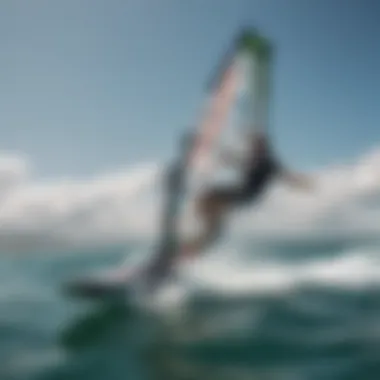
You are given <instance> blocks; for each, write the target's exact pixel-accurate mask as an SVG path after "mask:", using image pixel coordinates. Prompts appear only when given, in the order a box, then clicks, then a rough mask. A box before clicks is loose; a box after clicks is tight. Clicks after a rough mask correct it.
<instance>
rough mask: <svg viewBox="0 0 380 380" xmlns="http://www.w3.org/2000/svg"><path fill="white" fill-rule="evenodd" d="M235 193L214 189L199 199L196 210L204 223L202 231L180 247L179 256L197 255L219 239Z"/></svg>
mask: <svg viewBox="0 0 380 380" xmlns="http://www.w3.org/2000/svg"><path fill="white" fill-rule="evenodd" d="M235 193H236V191H235V189H214V190H211V191H209V192H207V193H206V194H205V195H204V196H202V197H201V198H200V199H199V201H198V202H197V205H196V209H197V213H198V215H199V217H200V219H201V220H202V221H203V223H204V230H203V232H202V233H201V234H200V235H199V236H197V237H196V238H195V239H192V240H190V241H188V242H185V243H184V244H183V245H182V248H181V256H182V255H184V256H192V255H195V254H198V253H199V252H200V251H202V250H203V249H205V248H206V247H207V246H209V245H211V244H212V243H213V242H214V241H215V240H217V239H218V238H219V236H220V233H221V231H222V225H223V221H224V217H225V214H226V213H227V211H228V210H229V208H230V207H231V206H233V202H234V200H235V198H236V194H235Z"/></svg>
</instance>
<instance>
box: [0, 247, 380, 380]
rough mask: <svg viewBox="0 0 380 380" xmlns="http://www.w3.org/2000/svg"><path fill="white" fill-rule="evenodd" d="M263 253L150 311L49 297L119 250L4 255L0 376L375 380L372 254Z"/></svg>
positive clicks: (377, 333) (379, 345) (378, 357)
mask: <svg viewBox="0 0 380 380" xmlns="http://www.w3.org/2000/svg"><path fill="white" fill-rule="evenodd" d="M311 248H313V249H311ZM270 249H271V250H272V255H270V254H268V252H266V254H265V258H264V255H263V256H262V257H260V255H256V257H255V259H254V260H253V261H252V262H250V264H249V265H252V269H249V268H248V266H249V265H248V264H245V265H243V266H242V267H245V269H246V271H244V270H243V269H237V268H235V267H234V266H233V265H231V264H230V263H228V262H227V263H226V264H225V267H226V269H225V272H220V271H221V270H222V269H221V266H222V264H220V263H219V264H218V265H216V264H215V261H214V262H210V263H208V264H205V265H204V266H202V267H199V268H198V269H194V270H193V272H191V273H192V275H193V276H194V275H195V276H197V275H199V278H197V277H195V278H196V280H193V281H192V282H191V281H190V280H187V281H184V280H183V282H182V284H181V289H182V290H183V289H186V288H188V289H191V290H188V293H186V294H187V297H186V298H181V301H180V302H177V303H175V302H174V303H173V302H172V303H167V305H166V304H165V302H167V301H165V302H161V303H162V305H163V306H164V307H161V308H157V309H150V310H151V311H149V312H148V311H147V310H146V309H138V308H127V307H123V306H121V305H104V304H103V305H94V304H90V303H88V304H87V303H84V302H79V301H74V300H70V299H68V298H65V296H64V295H63V294H62V293H61V292H60V291H59V290H60V284H62V282H64V281H65V280H66V279H67V278H68V277H70V276H73V275H76V274H78V273H82V272H85V271H88V270H90V269H94V268H102V267H104V266H107V265H112V264H116V263H118V262H119V261H120V260H122V259H123V258H124V256H125V255H126V254H128V249H125V248H122V249H121V248H115V249H108V250H103V251H101V250H99V251H97V252H80V251H78V252H66V253H62V254H59V255H57V254H54V255H53V254H35V253H34V254H30V255H22V256H21V255H19V256H11V255H3V256H1V258H0V263H1V265H0V267H1V269H0V283H1V292H0V310H1V312H0V363H1V366H0V378H1V379H2V380H3V379H4V380H8V379H9V380H11V379H12V380H23V379H27V380H53V379H54V380H55V379H57V380H58V379H65V380H66V379H85V378H88V379H93V380H96V379H99V380H100V379H107V380H118V379H120V380H121V379H136V380H137V379H210V380H211V379H265V380H268V379H271V380H285V379H286V380H288V379H291V380H294V379H301V380H303V379H307V380H314V379H316V380H317V379H318V380H320V379H323V380H329V379H334V380H338V379H344V380H351V379H352V380H371V379H374V380H377V379H378V378H379V373H380V329H379V322H378V321H379V317H380V301H379V299H380V298H379V295H380V289H379V287H378V285H377V280H376V279H377V278H378V276H377V275H378V271H377V268H380V266H377V259H376V252H377V247H376V246H372V247H371V248H368V247H366V248H364V246H359V247H356V248H355V249H348V248H347V247H345V246H344V245H343V246H342V244H340V243H334V244H323V243H321V244H319V245H318V244H316V243H314V244H313V247H310V249H308V248H307V244H306V243H305V244H304V245H303V246H298V247H295V246H287V247H285V246H284V247H282V248H281V249H280V248H279V247H277V248H275V247H270ZM251 250H252V252H253V251H254V248H253V247H252V249H251ZM276 250H277V252H276ZM247 251H249V248H247ZM285 252H287V253H288V256H284V253H285ZM223 257H225V256H223ZM286 257H288V259H286ZM245 260H247V259H245ZM265 260H268V261H265ZM287 261H288V262H287ZM254 268H256V269H255V270H254ZM216 272H218V273H216ZM223 273H224V274H223ZM228 273H231V275H228ZM208 276H209V277H208ZM232 277H233V278H234V281H232ZM200 278H206V279H207V278H208V280H207V281H208V282H207V281H203V283H202V280H201V279H200ZM215 278H217V280H215ZM179 281H180V280H179ZM213 281H214V282H213ZM215 281H216V282H215ZM217 281H219V282H217ZM201 283H202V285H199V286H198V287H197V285H196V284H201ZM190 284H192V285H190ZM218 284H219V285H218ZM220 284H224V285H223V287H222V286H221V285H220ZM222 288H223V289H222ZM194 289H198V290H194ZM226 289H227V290H231V289H233V291H229V292H226ZM165 305H166V306H165Z"/></svg>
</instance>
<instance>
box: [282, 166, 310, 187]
mask: <svg viewBox="0 0 380 380" xmlns="http://www.w3.org/2000/svg"><path fill="white" fill-rule="evenodd" d="M281 178H282V179H283V180H284V181H285V182H286V183H287V184H288V185H290V186H291V187H294V188H297V189H300V190H312V189H314V188H315V183H314V181H313V180H312V179H311V178H310V177H309V176H306V175H304V174H299V173H293V172H290V171H288V170H286V169H282V170H281Z"/></svg>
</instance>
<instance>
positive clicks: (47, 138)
mask: <svg viewBox="0 0 380 380" xmlns="http://www.w3.org/2000/svg"><path fill="white" fill-rule="evenodd" d="M379 12H380V5H379V3H378V2H376V1H375V0H372V1H371V0H362V1H359V0H356V1H354V0H345V1H341V0H307V1H306V0H286V1H285V0H218V1H217V0H188V1H186V0H155V1H153V0H149V1H148V0H123V1H122V0H107V1H106V0H103V1H99V0H66V1H60V2H58V1H48V0H44V1H43V0H35V1H33V2H24V1H8V2H2V3H1V5H0V47H1V48H0V60H1V67H0V83H1V92H0V150H5V151H16V152H18V151H20V152H23V153H26V154H27V155H29V156H30V157H31V159H32V160H33V162H34V164H35V166H36V170H37V174H38V175H41V176H53V175H84V174H90V173H95V172H98V171H103V170H112V169H115V168H119V167H122V166H124V165H125V164H129V163H134V162H140V161H147V160H153V159H157V158H163V157H168V155H169V154H170V153H172V152H173V149H174V146H173V142H174V141H175V140H174V139H175V138H176V136H178V134H179V132H180V131H181V130H183V129H184V128H185V127H186V126H188V125H191V124H192V123H193V122H194V121H195V120H196V115H197V112H198V110H199V107H200V106H201V103H202V101H203V100H204V91H203V90H204V83H205V81H206V80H207V78H208V75H209V74H210V71H211V70H212V68H213V67H214V66H215V64H216V63H217V60H218V59H219V57H220V55H221V54H222V53H223V52H224V51H225V48H226V47H227V46H228V43H229V41H230V38H231V37H232V36H233V35H234V34H235V33H236V32H237V30H238V29H239V27H241V26H243V25H247V24H249V25H252V26H255V27H257V28H258V29H259V30H260V31H261V32H262V33H263V34H265V35H267V36H268V37H269V38H271V39H272V40H273V42H274V44H275V46H276V50H277V52H276V62H275V67H274V96H273V103H272V104H273V115H272V124H271V128H272V129H273V133H274V135H275V137H276V144H277V146H278V149H279V151H280V153H281V156H282V157H283V159H284V160H285V161H286V162H287V163H289V165H291V166H295V167H297V168H309V167H315V166H320V165H326V164H328V163H329V162H331V161H340V160H342V159H346V158H350V157H354V156H356V155H358V154H360V153H362V152H364V151H366V150H367V149H368V148H370V147H373V146H376V144H377V143H378V142H379V141H380V107H379V106H378V104H379V99H380V75H379V68H380V48H379V42H378V36H379V35H380V23H379V22H378V15H379V14H380V13H379Z"/></svg>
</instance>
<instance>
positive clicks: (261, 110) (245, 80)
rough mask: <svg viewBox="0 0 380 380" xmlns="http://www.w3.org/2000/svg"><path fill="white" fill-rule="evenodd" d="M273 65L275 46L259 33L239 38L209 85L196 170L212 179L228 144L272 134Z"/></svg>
mask: <svg viewBox="0 0 380 380" xmlns="http://www.w3.org/2000/svg"><path fill="white" fill-rule="evenodd" d="M271 62H272V46H271V44H270V43H269V41H268V40H267V39H266V38H264V37H262V36H261V35H259V34H258V33H257V32H256V31H251V30H247V29H245V30H243V31H242V32H241V33H239V35H238V36H237V38H235V40H234V42H233V43H232V44H231V45H230V48H229V49H228V51H227V53H226V54H225V55H224V57H223V58H222V60H221V61H220V62H219V64H218V66H217V69H216V70H215V71H214V72H213V73H212V76H211V80H210V81H208V82H207V91H208V93H209V95H208V99H207V101H206V102H205V107H204V109H203V112H202V114H201V118H200V120H199V122H198V123H197V130H196V133H197V144H195V146H194V150H193V153H192V162H191V166H192V169H191V170H192V171H195V172H203V173H204V174H205V175H207V177H209V174H210V172H212V170H213V169H214V168H215V162H216V161H218V158H217V155H216V151H217V150H220V149H222V146H223V145H224V144H225V143H226V142H229V141H231V139H234V138H236V137H239V136H240V137H242V138H244V136H245V132H253V131H261V132H264V133H267V132H268V124H269V100H270V97H269V95H270V69H271Z"/></svg>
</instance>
